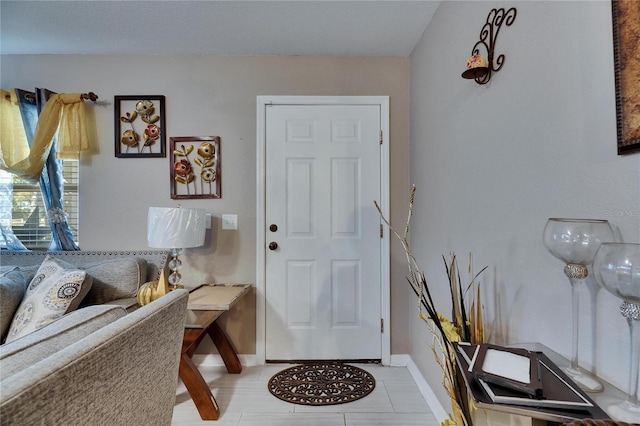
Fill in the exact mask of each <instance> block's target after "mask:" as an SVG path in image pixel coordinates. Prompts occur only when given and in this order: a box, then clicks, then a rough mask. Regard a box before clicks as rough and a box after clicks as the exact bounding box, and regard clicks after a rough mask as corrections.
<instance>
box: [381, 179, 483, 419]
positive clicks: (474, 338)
mask: <svg viewBox="0 0 640 426" xmlns="http://www.w3.org/2000/svg"><path fill="white" fill-rule="evenodd" d="M415 192H416V186H415V185H413V186H412V187H411V194H410V197H409V212H408V215H407V221H406V223H405V226H404V232H403V233H402V234H400V233H399V232H397V231H396V230H395V229H394V228H393V226H391V223H389V220H387V218H385V217H384V215H383V213H382V210H381V208H380V206H379V205H378V203H377V202H375V201H374V204H375V206H376V209H378V213H379V214H380V217H381V218H382V220H383V221H384V223H385V224H386V225H387V227H388V228H389V230H390V231H391V232H392V233H393V234H394V235H395V236H396V238H398V240H399V241H400V243H401V244H402V247H403V248H404V251H405V255H406V257H407V265H408V267H409V275H408V276H407V281H408V282H409V285H410V286H411V288H412V290H413V291H414V293H415V294H416V296H417V298H418V317H419V318H420V319H422V320H424V322H425V323H426V324H427V327H428V328H429V331H431V333H432V334H433V342H432V344H431V350H432V352H433V355H434V357H435V359H436V362H437V363H438V365H439V366H440V368H441V370H442V373H443V380H442V386H443V387H444V389H445V391H446V392H447V395H448V396H449V398H450V399H451V408H452V410H453V415H452V414H449V419H447V420H445V421H444V422H443V423H442V424H443V426H450V425H459V426H470V425H472V424H473V423H472V417H471V410H472V404H471V402H470V401H469V398H468V396H467V391H466V386H465V384H464V379H463V378H462V375H461V373H460V372H458V371H457V365H456V362H455V357H454V355H453V351H454V347H453V345H452V342H460V341H463V342H469V343H472V344H480V343H483V342H484V338H485V336H484V326H483V316H482V303H481V299H480V285H479V283H478V282H477V281H476V280H477V278H478V276H479V275H480V274H481V273H482V272H484V270H485V269H487V267H486V266H485V267H484V268H482V270H481V271H480V272H478V273H477V274H475V275H474V274H473V266H472V265H473V259H472V256H471V254H469V270H468V272H469V276H470V277H473V278H472V279H471V280H470V282H469V284H467V285H466V286H463V285H462V281H461V278H460V271H459V269H458V262H457V259H456V255H455V254H451V259H450V261H449V262H447V260H446V259H445V257H444V256H443V257H442V259H443V261H444V264H445V268H446V272H447V277H448V280H449V291H450V295H451V309H452V313H451V320H449V319H448V318H447V317H446V316H445V315H443V314H442V313H441V312H442V311H440V310H439V309H437V307H436V305H435V303H434V301H433V298H432V292H431V289H430V288H429V285H428V284H427V280H426V278H425V275H424V272H423V271H422V270H421V269H420V266H419V265H418V262H417V261H416V258H415V256H414V255H413V253H412V252H411V247H410V245H409V226H410V223H411V217H412V215H413V202H414V197H415ZM469 293H470V294H471V297H472V300H471V305H470V307H469V309H468V311H469V313H468V314H467V308H466V306H465V296H467V295H468V294H469ZM425 312H426V313H425Z"/></svg>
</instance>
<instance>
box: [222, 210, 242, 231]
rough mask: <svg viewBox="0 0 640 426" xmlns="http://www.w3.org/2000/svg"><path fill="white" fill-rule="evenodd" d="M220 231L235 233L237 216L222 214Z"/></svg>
mask: <svg viewBox="0 0 640 426" xmlns="http://www.w3.org/2000/svg"><path fill="white" fill-rule="evenodd" d="M222 229H226V230H229V231H235V230H237V229H238V215H237V214H223V215H222Z"/></svg>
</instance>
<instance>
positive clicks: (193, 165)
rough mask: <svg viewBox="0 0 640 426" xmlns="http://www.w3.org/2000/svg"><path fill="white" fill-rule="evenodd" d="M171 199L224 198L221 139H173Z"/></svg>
mask: <svg viewBox="0 0 640 426" xmlns="http://www.w3.org/2000/svg"><path fill="white" fill-rule="evenodd" d="M169 144H170V147H169V149H170V152H171V156H170V158H171V198H172V199H184V198H221V194H220V190H221V185H220V136H179V137H173V138H170V142H169Z"/></svg>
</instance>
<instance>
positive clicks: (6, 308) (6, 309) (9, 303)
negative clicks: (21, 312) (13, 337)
mask: <svg viewBox="0 0 640 426" xmlns="http://www.w3.org/2000/svg"><path fill="white" fill-rule="evenodd" d="M25 287H26V281H25V279H24V275H22V272H21V271H20V269H19V268H18V267H15V266H13V267H5V266H3V267H2V268H1V270H0V338H1V339H3V340H4V335H5V334H6V333H7V330H9V326H10V325H11V321H13V315H14V314H15V312H16V309H18V306H20V302H22V296H24V288H25Z"/></svg>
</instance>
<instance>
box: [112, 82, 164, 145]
mask: <svg viewBox="0 0 640 426" xmlns="http://www.w3.org/2000/svg"><path fill="white" fill-rule="evenodd" d="M114 105H115V108H114V109H115V111H114V119H115V120H114V125H115V155H116V157H119V158H140V157H166V156H167V151H166V138H165V134H166V126H165V113H164V111H165V110H164V96H162V95H157V96H130V95H127V96H114Z"/></svg>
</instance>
